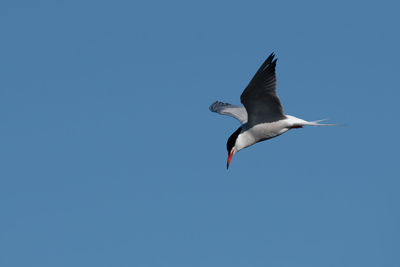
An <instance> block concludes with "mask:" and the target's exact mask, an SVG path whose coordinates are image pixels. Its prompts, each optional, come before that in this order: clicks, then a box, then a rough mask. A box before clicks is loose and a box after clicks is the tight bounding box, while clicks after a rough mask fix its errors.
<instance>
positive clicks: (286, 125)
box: [235, 115, 316, 152]
mask: <svg viewBox="0 0 400 267" xmlns="http://www.w3.org/2000/svg"><path fill="white" fill-rule="evenodd" d="M304 125H316V123H314V122H307V121H305V120H302V119H299V118H296V117H294V116H290V115H286V119H284V120H279V121H274V122H266V123H260V124H257V125H255V126H253V127H251V128H247V125H246V124H245V125H243V126H242V131H241V133H240V134H239V136H238V138H237V139H236V143H235V151H236V152H237V151H239V150H241V149H243V148H246V147H248V146H251V145H253V144H255V143H257V142H260V141H263V140H267V139H271V138H274V137H276V136H278V135H281V134H283V133H285V132H287V131H289V130H290V129H292V128H293V127H301V126H304Z"/></svg>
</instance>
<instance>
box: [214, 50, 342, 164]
mask: <svg viewBox="0 0 400 267" xmlns="http://www.w3.org/2000/svg"><path fill="white" fill-rule="evenodd" d="M276 61H277V59H275V55H274V53H272V54H271V55H269V57H268V58H267V59H266V60H265V61H264V63H263V64H262V65H261V67H260V68H259V69H258V71H257V72H256V74H255V75H254V77H253V79H251V81H250V83H249V84H248V85H247V87H246V88H245V89H244V91H243V93H242V95H241V96H240V102H242V104H243V106H244V107H242V106H236V105H231V104H229V103H224V102H219V101H216V102H214V103H213V104H211V106H210V110H211V111H212V112H216V113H219V114H223V115H228V116H231V117H234V118H235V119H237V120H239V121H240V123H241V126H240V127H239V128H238V129H237V130H236V131H235V132H234V133H233V134H232V135H231V136H230V137H229V138H228V141H227V143H226V149H227V150H228V160H227V163H226V168H227V169H228V168H229V164H230V163H231V160H232V157H233V155H234V154H235V153H237V152H238V151H240V150H242V149H243V148H246V147H248V146H251V145H254V144H255V143H258V142H261V141H264V140H268V139H271V138H274V137H277V136H279V135H281V134H283V133H285V132H287V131H289V130H290V129H297V128H302V127H303V126H332V125H335V124H320V123H319V122H321V121H324V120H318V121H305V120H302V119H299V118H296V117H294V116H290V115H286V114H285V113H284V111H283V108H282V105H281V101H280V100H279V98H278V96H277V94H276V75H275V66H276Z"/></svg>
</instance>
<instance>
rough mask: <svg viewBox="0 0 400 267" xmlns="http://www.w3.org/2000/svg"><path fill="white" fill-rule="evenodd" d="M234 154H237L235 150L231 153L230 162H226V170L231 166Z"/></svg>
mask: <svg viewBox="0 0 400 267" xmlns="http://www.w3.org/2000/svg"><path fill="white" fill-rule="evenodd" d="M233 154H235V150H232V151H231V153H230V154H229V156H228V161H227V162H226V169H228V168H229V164H231V160H232V157H233Z"/></svg>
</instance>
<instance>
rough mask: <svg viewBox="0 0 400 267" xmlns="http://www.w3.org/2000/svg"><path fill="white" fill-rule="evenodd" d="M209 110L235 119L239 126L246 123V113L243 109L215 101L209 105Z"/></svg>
mask: <svg viewBox="0 0 400 267" xmlns="http://www.w3.org/2000/svg"><path fill="white" fill-rule="evenodd" d="M210 110H211V111H212V112H216V113H219V114H223V115H228V116H231V117H234V118H235V119H238V120H239V121H240V123H241V124H245V123H246V122H247V112H246V109H245V108H244V107H240V106H235V105H231V104H229V103H223V102H219V101H215V102H214V103H212V104H211V106H210Z"/></svg>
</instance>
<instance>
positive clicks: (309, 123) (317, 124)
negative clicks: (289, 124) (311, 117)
mask: <svg viewBox="0 0 400 267" xmlns="http://www.w3.org/2000/svg"><path fill="white" fill-rule="evenodd" d="M326 120H327V119H322V120H317V121H306V123H305V124H304V125H307V126H339V124H331V123H329V124H325V123H320V122H321V121H326Z"/></svg>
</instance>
